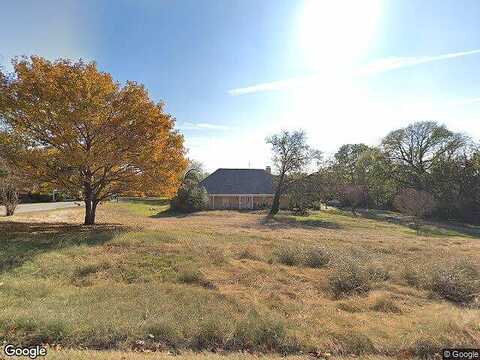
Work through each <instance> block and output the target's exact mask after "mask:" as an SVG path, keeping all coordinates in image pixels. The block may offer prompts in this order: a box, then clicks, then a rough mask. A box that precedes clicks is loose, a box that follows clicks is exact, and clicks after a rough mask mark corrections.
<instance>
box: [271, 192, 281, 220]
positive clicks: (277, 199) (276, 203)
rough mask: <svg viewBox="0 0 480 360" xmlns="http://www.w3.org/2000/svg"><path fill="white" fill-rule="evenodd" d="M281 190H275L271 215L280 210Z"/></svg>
mask: <svg viewBox="0 0 480 360" xmlns="http://www.w3.org/2000/svg"><path fill="white" fill-rule="evenodd" d="M280 195H281V194H280V190H278V189H277V191H275V196H274V197H273V203H272V208H271V209H270V213H269V215H270V216H275V215H276V214H277V213H278V210H280Z"/></svg>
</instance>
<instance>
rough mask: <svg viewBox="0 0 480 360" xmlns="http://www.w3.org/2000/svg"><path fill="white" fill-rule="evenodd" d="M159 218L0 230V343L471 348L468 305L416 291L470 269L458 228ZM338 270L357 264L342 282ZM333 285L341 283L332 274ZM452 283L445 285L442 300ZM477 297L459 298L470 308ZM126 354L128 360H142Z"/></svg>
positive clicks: (476, 254)
mask: <svg viewBox="0 0 480 360" xmlns="http://www.w3.org/2000/svg"><path fill="white" fill-rule="evenodd" d="M162 206H163V205H162ZM161 210H165V209H164V208H163V207H161V208H156V207H155V206H150V205H149V204H141V203H140V204H138V203H137V204H133V205H132V204H128V203H120V204H105V205H102V206H101V207H100V210H99V214H98V221H99V224H100V225H98V226H97V227H95V228H94V229H87V228H84V227H81V226H75V225H73V224H76V223H80V222H81V218H82V213H81V209H68V210H62V211H53V212H48V213H32V214H28V216H27V214H25V215H18V216H15V217H14V219H13V220H14V221H15V223H7V222H5V219H2V221H0V230H1V235H0V243H1V244H2V245H1V250H3V251H2V252H1V253H0V258H1V260H2V270H3V271H2V273H1V275H0V283H1V284H2V285H0V305H1V306H2V308H3V312H2V313H0V335H1V336H2V337H4V338H7V339H9V340H16V341H17V342H18V341H21V342H35V341H47V342H50V343H52V342H53V343H60V344H62V346H64V347H73V348H76V347H87V348H91V349H123V350H128V349H132V348H134V347H135V342H136V341H138V340H141V341H145V345H142V346H143V347H144V348H147V349H152V350H157V349H160V350H161V349H163V350H168V349H172V348H176V349H177V348H178V349H184V348H186V349H206V350H215V349H217V348H220V349H226V350H229V351H238V350H241V349H248V350H252V351H259V352H274V353H292V352H293V353H296V352H298V351H300V350H302V351H304V352H308V351H328V352H330V353H332V354H336V355H338V356H347V355H349V354H358V355H360V356H367V355H369V356H370V355H371V356H404V357H407V358H408V357H412V356H414V355H418V356H420V355H422V354H424V353H425V352H427V353H428V352H435V351H438V350H439V349H440V348H441V347H448V346H464V347H478V346H480V325H479V324H480V310H479V309H478V306H477V305H476V303H475V301H473V300H472V301H469V302H468V304H462V306H459V305H457V304H456V303H455V302H453V301H451V300H450V299H449V298H448V297H444V298H442V297H441V296H439V295H438V291H437V293H434V292H433V291H432V286H431V285H430V287H428V286H423V285H422V284H431V280H429V279H432V278H434V277H432V276H430V274H433V273H431V272H430V271H429V269H436V268H438V266H441V265H442V264H443V263H444V262H445V263H446V262H448V263H450V262H451V263H457V262H458V261H459V259H460V261H463V262H465V263H468V264H479V263H480V261H479V260H480V239H479V238H477V237H475V236H472V231H471V230H472V229H468V232H467V231H466V230H465V234H463V233H462V231H463V230H462V228H461V227H458V226H457V227H456V228H455V231H454V232H451V233H449V234H448V236H447V235H445V236H444V235H443V234H444V232H435V228H432V229H431V231H430V232H429V234H428V236H417V235H416V234H415V232H414V230H411V229H409V228H407V227H403V226H401V225H396V224H392V223H388V222H386V221H380V220H375V219H367V218H363V217H351V216H350V215H348V214H345V213H342V212H334V211H331V212H321V213H314V214H312V215H311V216H309V217H308V218H296V217H292V216H289V215H288V214H283V215H281V216H280V217H279V219H278V220H274V221H268V222H265V220H264V219H265V214H264V213H262V212H250V213H248V212H247V213H240V212H221V211H211V212H204V213H198V214H193V215H189V216H175V215H171V214H170V215H167V213H165V212H161ZM157 211H158V212H157ZM60 223H63V225H61V224H60ZM432 226H433V225H432ZM437 233H439V234H441V235H436V234H437ZM285 249H287V250H288V251H291V250H292V249H294V251H293V253H296V251H297V250H295V249H300V250H299V255H298V259H300V260H298V261H297V260H295V261H293V262H290V263H289V264H287V265H284V264H283V261H278V259H279V254H282V252H285ZM309 249H310V250H311V249H321V251H320V252H315V251H312V252H309ZM288 251H287V253H288ZM316 251H317V250H316ZM309 254H310V255H309ZM324 254H328V261H327V260H326V259H327V258H325V257H323V255H324ZM294 258H296V256H294ZM306 259H310V261H311V264H318V266H310V265H308V261H307V260H306ZM345 264H355V265H354V268H353V270H352V268H351V267H350V268H349V267H348V266H347V270H348V271H346V272H345V266H346V265H345ZM474 266H477V265H474ZM477 270H478V269H477ZM342 272H343V273H342ZM339 273H342V274H343V278H345V277H346V278H347V280H351V279H354V280H355V281H357V280H358V278H357V276H356V275H359V276H360V279H361V280H362V281H363V280H365V281H366V282H367V283H368V288H366V290H368V291H352V292H349V291H346V292H344V291H342V292H341V293H339V294H335V292H332V288H331V284H332V282H331V281H329V279H330V280H331V279H332V278H334V277H335V276H336V275H338V274H339ZM352 273H353V275H352ZM462 274H463V273H462ZM469 274H470V273H469ZM345 275H346V276H345ZM440 275H441V277H440V280H442V281H443V282H440V284H441V285H442V284H444V283H445V282H446V280H445V276H444V274H443V273H441V274H440ZM451 278H453V279H457V278H458V276H453V277H446V279H447V280H448V279H451ZM337 280H338V279H337ZM338 281H340V284H344V283H342V282H341V281H342V276H340V277H339V280H338ZM461 281H463V278H462V279H461ZM437 283H438V281H437ZM455 284H456V283H454V284H453V285H452V283H451V282H448V281H447V285H448V287H447V289H448V292H447V294H451V292H452V291H453V290H451V289H454V290H457V288H456V287H455V286H456V285H455ZM340 288H341V289H343V285H342V286H340ZM474 292H475V290H474V289H473V290H472V289H470V288H469V289H468V294H467V295H468V296H469V297H468V299H471V296H470V295H471V294H472V293H474ZM335 295H341V296H335ZM449 296H450V295H449ZM337 297H338V298H337ZM153 333H154V334H153ZM2 334H3V335H2ZM150 335H153V336H154V338H153V339H152V338H151V337H149V336H150ZM272 338H273V339H275V340H274V341H272V340H271V339H272ZM76 354H77V353H75V352H72V353H69V356H71V357H68V358H69V359H70V358H71V359H75V356H77V355H76ZM78 354H80V353H78ZM55 356H57V355H55ZM58 356H64V355H62V354H59V355H58ZM80 356H81V355H78V357H77V358H81V357H80ZM94 356H97V357H94ZM108 356H111V357H108ZM112 356H115V355H111V354H110V353H106V354H104V353H99V354H97V353H95V355H93V353H92V355H91V357H90V355H89V358H92V359H96V358H98V359H104V358H105V359H110V358H112V359H113V358H115V357H112ZM127 356H130V355H127ZM131 356H134V357H125V358H126V359H129V358H132V359H137V358H138V359H140V358H142V357H140V356H142V355H131ZM157 356H159V357H158V358H162V357H161V356H163V355H160V354H158V355H157ZM188 356H189V355H187V358H188ZM205 356H206V358H208V359H210V358H215V357H216V356H217V355H211V354H210V355H205ZM232 356H233V357H234V358H235V356H240V355H232ZM241 356H243V354H242V355H241ZM51 358H52V359H56V358H55V357H51ZM57 358H58V359H63V358H62V357H57ZM64 358H67V357H64ZM152 358H154V357H152ZM371 359H373V357H372V358H371Z"/></svg>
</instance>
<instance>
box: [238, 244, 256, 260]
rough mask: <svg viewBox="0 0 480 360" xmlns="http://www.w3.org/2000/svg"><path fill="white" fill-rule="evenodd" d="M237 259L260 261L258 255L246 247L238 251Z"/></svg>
mask: <svg viewBox="0 0 480 360" xmlns="http://www.w3.org/2000/svg"><path fill="white" fill-rule="evenodd" d="M237 258H238V259H248V260H257V261H259V260H261V257H260V255H259V254H258V253H257V251H256V250H255V249H254V248H251V247H246V248H243V249H242V250H240V251H239V252H238V254H237Z"/></svg>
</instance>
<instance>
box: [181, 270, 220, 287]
mask: <svg viewBox="0 0 480 360" xmlns="http://www.w3.org/2000/svg"><path fill="white" fill-rule="evenodd" d="M177 281H179V282H181V283H184V284H197V285H200V286H203V287H205V288H207V289H213V288H215V285H214V284H213V283H212V282H211V281H209V280H207V279H205V276H204V275H203V274H202V272H201V271H200V270H198V269H196V268H194V267H192V266H187V267H183V268H181V269H180V271H179V272H178V274H177Z"/></svg>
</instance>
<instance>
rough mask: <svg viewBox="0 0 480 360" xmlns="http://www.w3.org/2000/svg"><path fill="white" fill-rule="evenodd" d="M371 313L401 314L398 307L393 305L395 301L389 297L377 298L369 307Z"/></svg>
mask: <svg viewBox="0 0 480 360" xmlns="http://www.w3.org/2000/svg"><path fill="white" fill-rule="evenodd" d="M370 309H372V310H373V311H380V312H385V313H401V312H402V311H401V309H400V307H398V305H397V304H396V303H395V301H394V300H393V299H391V298H389V297H384V296H382V297H379V298H377V299H376V300H375V302H374V303H373V304H372V306H371V307H370Z"/></svg>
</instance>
